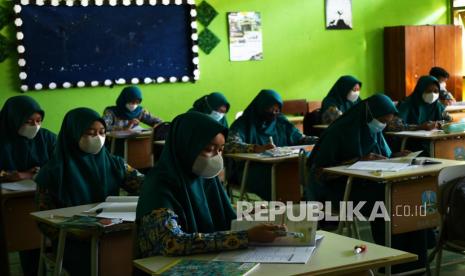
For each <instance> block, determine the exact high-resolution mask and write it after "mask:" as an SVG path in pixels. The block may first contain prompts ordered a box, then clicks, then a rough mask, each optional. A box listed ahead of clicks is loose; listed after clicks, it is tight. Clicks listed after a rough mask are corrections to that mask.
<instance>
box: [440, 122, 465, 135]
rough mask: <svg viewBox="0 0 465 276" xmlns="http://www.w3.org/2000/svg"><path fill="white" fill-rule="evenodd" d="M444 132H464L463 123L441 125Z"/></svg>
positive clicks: (464, 125)
mask: <svg viewBox="0 0 465 276" xmlns="http://www.w3.org/2000/svg"><path fill="white" fill-rule="evenodd" d="M442 130H444V132H445V133H458V132H465V123H448V124H445V125H443V126H442Z"/></svg>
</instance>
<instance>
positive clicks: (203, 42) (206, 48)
mask: <svg viewBox="0 0 465 276" xmlns="http://www.w3.org/2000/svg"><path fill="white" fill-rule="evenodd" d="M218 43H220V39H219V38H218V37H217V36H216V35H215V34H214V33H212V32H211V31H210V30H209V29H207V28H205V29H204V30H203V31H202V32H201V33H200V35H199V48H200V49H202V51H203V52H204V53H205V54H207V55H208V54H210V52H211V51H212V50H213V49H214V48H215V47H216V45H218Z"/></svg>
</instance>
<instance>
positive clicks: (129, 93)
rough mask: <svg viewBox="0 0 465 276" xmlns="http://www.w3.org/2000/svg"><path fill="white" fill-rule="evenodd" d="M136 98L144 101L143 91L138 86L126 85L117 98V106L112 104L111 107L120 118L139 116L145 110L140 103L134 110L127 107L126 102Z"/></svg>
mask: <svg viewBox="0 0 465 276" xmlns="http://www.w3.org/2000/svg"><path fill="white" fill-rule="evenodd" d="M134 100H139V102H141V103H142V91H141V90H140V89H139V87H137V86H128V87H125V88H124V89H123V90H122V91H121V93H120V94H119V96H118V98H117V99H116V106H112V107H110V109H111V110H112V111H113V112H114V113H115V115H116V116H117V117H118V118H121V119H124V120H132V119H134V118H139V117H140V115H141V113H142V111H143V110H144V109H143V108H142V106H141V105H140V104H139V105H138V106H137V108H136V109H135V110H133V111H130V110H128V109H127V108H126V104H127V103H129V102H132V101H134Z"/></svg>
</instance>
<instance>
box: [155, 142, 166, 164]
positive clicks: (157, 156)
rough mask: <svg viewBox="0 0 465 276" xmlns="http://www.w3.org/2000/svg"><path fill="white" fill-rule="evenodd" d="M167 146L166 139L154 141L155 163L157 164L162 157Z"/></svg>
mask: <svg viewBox="0 0 465 276" xmlns="http://www.w3.org/2000/svg"><path fill="white" fill-rule="evenodd" d="M164 146H165V140H158V141H153V163H154V164H155V163H156V162H157V161H158V159H160V156H161V152H162V151H163V147H164Z"/></svg>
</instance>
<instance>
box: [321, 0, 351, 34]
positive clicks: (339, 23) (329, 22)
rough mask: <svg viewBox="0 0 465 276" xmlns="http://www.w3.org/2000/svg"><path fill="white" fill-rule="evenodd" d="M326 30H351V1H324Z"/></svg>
mask: <svg viewBox="0 0 465 276" xmlns="http://www.w3.org/2000/svg"><path fill="white" fill-rule="evenodd" d="M325 1H326V3H325V8H326V29H327V30H350V29H352V0H325Z"/></svg>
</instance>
